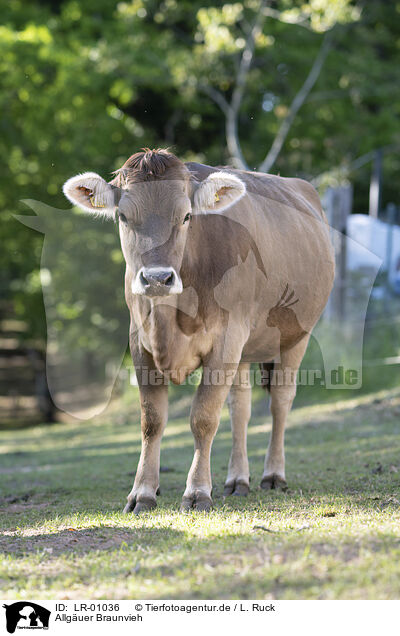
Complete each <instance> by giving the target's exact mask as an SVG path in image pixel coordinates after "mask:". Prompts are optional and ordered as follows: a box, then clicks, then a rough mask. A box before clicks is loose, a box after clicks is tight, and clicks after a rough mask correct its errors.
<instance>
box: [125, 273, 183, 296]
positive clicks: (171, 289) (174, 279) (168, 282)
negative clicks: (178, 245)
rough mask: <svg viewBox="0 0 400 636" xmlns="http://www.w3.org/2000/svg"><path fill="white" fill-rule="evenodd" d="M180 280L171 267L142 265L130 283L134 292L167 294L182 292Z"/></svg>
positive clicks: (157, 294)
mask: <svg viewBox="0 0 400 636" xmlns="http://www.w3.org/2000/svg"><path fill="white" fill-rule="evenodd" d="M182 288H183V287H182V281H181V279H180V277H179V276H178V274H177V273H176V271H175V270H174V268H173V267H142V268H141V269H140V270H139V271H138V273H137V275H136V278H135V280H134V281H133V284H132V292H133V293H134V294H142V295H145V296H169V295H170V294H180V293H181V292H182Z"/></svg>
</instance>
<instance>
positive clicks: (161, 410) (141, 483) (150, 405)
mask: <svg viewBox="0 0 400 636" xmlns="http://www.w3.org/2000/svg"><path fill="white" fill-rule="evenodd" d="M136 374H137V377H138V382H139V390H140V406H141V429H142V450H141V453H140V459H139V464H138V468H137V471H136V477H135V482H134V484H133V488H132V490H131V492H130V493H129V495H128V503H127V504H126V506H125V509H124V512H131V511H133V512H134V513H135V514H139V512H144V511H146V510H151V509H152V508H154V507H155V506H156V494H157V490H158V487H159V478H160V445H161V438H162V434H163V431H164V428H165V425H166V423H167V417H168V386H167V385H165V384H161V385H160V386H151V385H150V384H148V381H147V376H146V374H143V373H140V372H139V373H138V369H136ZM144 379H146V383H145V382H144ZM157 380H158V381H162V380H163V378H162V377H161V376H160V377H159V378H157Z"/></svg>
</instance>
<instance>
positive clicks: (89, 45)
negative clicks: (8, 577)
mask: <svg viewBox="0 0 400 636" xmlns="http://www.w3.org/2000/svg"><path fill="white" fill-rule="evenodd" d="M1 9H2V10H1V17H2V26H1V27H0V36H1V37H0V67H1V79H0V82H1V91H0V103H1V118H0V121H1V135H0V155H1V159H2V170H1V172H0V206H1V215H0V236H1V245H2V249H1V252H0V262H1V267H0V290H1V300H0V420H1V422H2V423H3V425H5V426H7V425H8V426H15V425H17V424H19V423H20V424H21V425H23V424H24V423H26V422H35V421H42V422H43V421H49V422H51V421H54V420H55V419H56V418H57V417H59V412H58V411H59V409H60V408H61V409H62V408H63V405H65V404H67V403H71V401H73V402H74V403H75V404H76V405H78V406H79V408H80V409H81V410H82V413H83V412H84V411H85V409H87V408H89V407H90V408H92V407H93V405H96V404H98V403H100V402H102V401H104V395H106V397H107V396H109V395H110V394H111V391H112V389H113V385H114V381H115V379H116V378H117V383H116V386H115V388H114V395H116V396H123V395H125V394H126V392H127V391H128V390H131V391H134V389H129V384H130V381H132V373H131V371H130V370H129V369H128V367H129V365H130V362H129V356H128V355H126V346H127V337H128V331H127V330H128V326H127V325H128V313H127V309H126V307H125V302H124V298H123V272H124V267H123V259H122V254H121V252H120V249H119V241H118V236H117V233H116V228H115V226H114V225H113V224H112V223H110V224H105V223H98V222H94V221H92V220H91V219H86V218H85V217H82V215H80V214H79V213H78V212H77V211H72V212H71V211H70V209H69V208H70V206H69V205H68V204H67V202H66V200H65V199H64V197H63V194H62V191H61V187H62V184H63V183H64V181H65V180H66V179H67V178H69V177H70V176H72V175H74V174H76V173H78V172H83V171H87V170H90V171H95V172H98V173H99V174H101V175H102V176H103V177H105V178H106V179H110V178H111V176H112V175H111V173H112V171H113V170H115V169H117V168H119V167H120V166H121V165H122V163H123V162H124V161H125V160H126V159H127V158H128V157H129V156H130V155H131V154H133V153H134V152H136V151H137V150H139V149H140V148H142V147H144V146H148V147H164V146H169V147H170V148H171V150H172V151H173V152H175V153H176V154H177V155H178V156H179V157H180V158H181V159H183V160H192V161H193V160H195V161H200V162H204V163H208V164H211V165H221V164H223V165H225V164H230V165H233V166H235V167H239V168H244V169H249V170H254V169H257V170H261V171H265V172H272V173H275V174H280V175H282V176H299V177H302V178H305V179H307V180H310V181H311V182H312V183H313V184H314V185H315V186H316V187H317V189H318V191H319V193H320V195H321V197H322V198H323V201H324V203H325V208H326V211H327V214H328V216H329V220H330V223H331V225H332V227H333V228H334V229H335V230H337V233H336V234H335V236H334V242H335V249H336V254H337V266H338V267H337V269H338V276H337V281H336V286H335V290H334V293H333V295H332V298H331V300H330V302H329V305H328V307H327V310H326V312H325V314H324V316H323V319H322V322H321V325H320V326H319V332H318V334H319V336H318V338H316V339H314V340H313V341H312V343H311V345H310V347H309V350H308V353H307V356H306V359H305V361H304V364H303V367H304V368H313V369H315V368H321V369H322V370H323V357H324V352H326V351H328V350H334V351H335V354H336V356H337V358H338V359H339V360H343V364H344V365H346V356H347V355H348V354H349V351H350V350H351V344H352V343H354V342H355V341H356V340H357V338H358V341H359V342H361V346H362V347H363V375H362V386H361V388H358V389H356V391H357V392H358V393H360V392H371V391H377V390H379V389H380V388H390V387H395V386H398V384H399V381H400V373H399V364H400V357H399V356H400V332H399V326H400V315H399V308H400V295H399V294H400V227H399V223H400V213H399V205H400V200H399V194H398V183H399V173H400V158H399V148H400V129H399V121H400V119H399V117H400V4H399V3H398V2H387V1H385V0H368V1H367V0H360V1H358V2H357V1H352V0H310V1H309V2H306V1H289V0H276V1H273V0H271V1H269V2H268V1H262V0H244V1H243V2H233V3H225V2H208V1H206V0H199V1H197V0H191V1H189V0H179V1H178V0H165V1H163V2H160V1H158V0H133V1H132V2H110V1H109V0H86V1H85V2H77V1H75V0H72V1H71V0H68V1H62V0H61V1H53V2H51V1H45V0H41V1H40V2H39V1H38V0H37V1H29V0H27V1H24V2H22V1H19V0H8V1H7V2H2V7H1ZM38 202H40V203H38ZM33 213H35V214H36V216H35V218H34V219H33V218H32V215H33ZM15 215H19V218H15ZM21 217H26V218H25V219H24V218H21ZM28 217H30V219H29V220H28ZM21 221H22V222H21ZM49 226H51V227H49ZM346 237H349V238H348V239H347V238H346ZM357 244H359V245H361V246H362V247H361V248H360V249H359V248H358V247H357ZM377 257H378V258H377ZM41 259H43V260H42V261H41ZM372 285H374V287H373V288H372ZM371 289H372V293H371ZM365 312H367V313H366V315H365ZM365 318H366V320H365ZM322 340H323V341H324V345H323V346H322V345H321V341H322ZM47 342H48V343H49V347H50V349H51V351H50V353H51V354H52V357H51V369H50V371H51V375H52V387H51V388H52V393H53V398H55V396H56V398H57V399H56V400H55V401H56V404H54V400H53V399H52V396H51V395H50V392H49V387H48V382H47V376H46V368H45V352H46V344H47ZM356 348H357V347H356ZM322 350H323V351H322ZM327 355H328V354H327ZM355 355H358V353H357V351H356V353H355ZM328 357H329V356H328ZM123 360H124V363H123V370H122V372H120V371H119V366H120V363H121V361H123ZM347 366H348V365H347ZM124 369H125V370H124ZM126 369H127V370H126ZM48 372H49V369H48ZM47 375H48V374H47ZM171 391H172V394H173V395H174V394H175V392H176V391H188V392H190V391H193V386H186V387H185V388H179V389H177V388H172V389H171ZM339 396H340V397H349V398H351V397H354V390H347V389H346V387H341V388H340V389H334V388H331V389H329V390H327V389H326V388H324V386H323V383H322V382H320V383H317V384H314V385H313V386H300V389H299V395H298V399H297V403H298V404H302V403H304V402H307V403H309V402H318V401H326V400H336V399H338V397H339ZM66 410H68V409H66Z"/></svg>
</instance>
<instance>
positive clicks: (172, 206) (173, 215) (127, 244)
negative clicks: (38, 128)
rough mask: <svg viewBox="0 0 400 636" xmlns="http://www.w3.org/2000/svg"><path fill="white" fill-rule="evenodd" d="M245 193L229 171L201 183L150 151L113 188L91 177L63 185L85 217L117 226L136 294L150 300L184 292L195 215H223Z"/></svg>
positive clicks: (171, 159) (171, 158) (173, 160)
mask: <svg viewBox="0 0 400 636" xmlns="http://www.w3.org/2000/svg"><path fill="white" fill-rule="evenodd" d="M245 192H246V188H245V185H244V183H243V182H242V181H241V180H240V179H239V178H238V177H236V176H235V175H233V174H231V173H229V172H214V173H212V174H210V175H209V176H208V177H207V179H205V180H204V181H201V182H199V181H196V180H195V178H194V177H193V176H192V175H191V173H190V172H189V170H188V169H187V168H186V166H185V165H184V164H183V163H182V162H181V161H180V160H179V159H178V158H177V157H175V155H173V154H171V153H169V152H168V151H166V150H148V149H145V150H143V151H142V152H138V153H136V154H134V155H132V157H130V159H128V161H126V163H125V164H124V165H123V166H122V168H121V169H120V170H117V172H116V177H115V179H113V180H112V181H111V182H110V183H107V182H106V181H105V180H104V179H102V177H100V176H99V175H97V174H95V173H93V172H86V173H84V174H80V175H77V176H75V177H72V178H71V179H69V180H68V181H67V182H66V183H65V184H64V194H65V195H66V197H67V198H68V199H69V200H70V201H71V202H72V203H74V204H75V205H77V206H79V207H80V208H82V209H83V210H84V211H85V212H89V213H92V214H95V215H98V216H102V217H105V218H111V219H114V218H115V219H116V220H117V221H118V223H119V232H120V237H121V246H122V251H123V254H124V257H125V260H126V263H127V265H128V267H129V268H130V270H131V271H132V274H133V279H132V292H133V293H134V294H143V295H147V296H164V295H168V294H179V293H181V291H182V280H181V277H180V274H179V272H180V268H181V265H182V259H183V253H184V249H185V244H186V238H187V233H188V231H190V226H191V218H192V215H194V214H204V213H219V212H222V211H223V210H226V209H227V208H228V207H230V206H231V205H233V204H234V203H235V202H236V201H238V200H239V199H240V198H241V197H242V196H243V195H244V194H245Z"/></svg>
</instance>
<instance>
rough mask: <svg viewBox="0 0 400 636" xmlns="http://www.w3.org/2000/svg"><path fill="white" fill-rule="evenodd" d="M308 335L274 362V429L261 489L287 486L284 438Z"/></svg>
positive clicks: (272, 404)
mask: <svg viewBox="0 0 400 636" xmlns="http://www.w3.org/2000/svg"><path fill="white" fill-rule="evenodd" d="M308 341H309V335H306V336H305V337H304V338H303V339H302V340H301V341H300V342H298V343H297V344H296V345H295V346H294V347H292V349H290V350H289V351H284V352H282V353H281V360H280V362H279V363H277V364H275V366H274V371H273V375H272V378H271V385H270V392H271V414H272V432H271V437H270V440H269V446H268V450H267V454H266V457H265V463H264V472H263V476H262V479H261V484H260V485H261V488H264V489H265V490H270V489H272V488H281V489H282V490H285V489H286V488H287V483H286V477H285V451H284V437H285V426H286V419H287V416H288V414H289V412H290V409H291V408H292V404H293V400H294V397H295V395H296V375H297V371H298V368H299V366H300V363H301V361H302V359H303V356H304V353H305V351H306V349H307V345H308Z"/></svg>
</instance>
